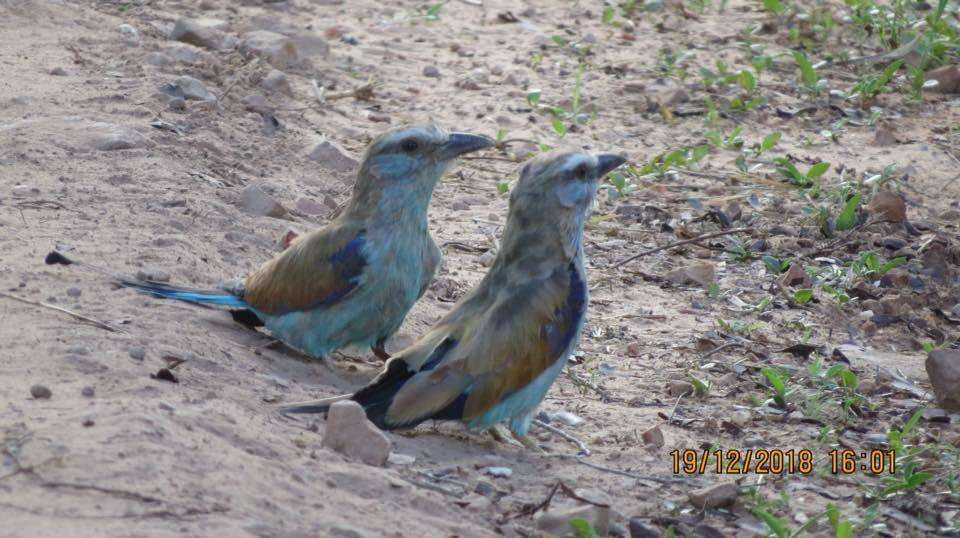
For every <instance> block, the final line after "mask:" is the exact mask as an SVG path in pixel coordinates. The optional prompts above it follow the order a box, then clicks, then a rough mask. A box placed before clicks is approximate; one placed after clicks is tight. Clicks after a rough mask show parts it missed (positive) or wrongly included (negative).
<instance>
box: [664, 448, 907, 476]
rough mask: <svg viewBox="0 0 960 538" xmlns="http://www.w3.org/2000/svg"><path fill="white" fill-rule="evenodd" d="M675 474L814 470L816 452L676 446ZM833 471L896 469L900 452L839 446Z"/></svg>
mask: <svg viewBox="0 0 960 538" xmlns="http://www.w3.org/2000/svg"><path fill="white" fill-rule="evenodd" d="M670 456H671V458H672V460H673V461H672V463H673V472H674V474H706V473H708V472H713V473H715V474H782V473H787V474H801V475H807V474H810V473H812V472H813V470H814V455H813V451H812V450H810V449H805V448H804V449H786V450H784V449H763V448H760V449H743V450H737V449H729V450H722V449H715V450H710V449H703V450H693V449H689V448H687V449H675V450H673V451H672V452H670ZM828 456H829V464H830V472H831V473H833V474H854V473H857V472H861V473H869V474H874V475H879V474H884V473H889V474H894V473H895V471H896V453H895V451H893V450H878V449H873V450H869V451H860V452H857V451H855V450H852V449H848V448H835V449H833V450H831V451H830V452H829V453H828Z"/></svg>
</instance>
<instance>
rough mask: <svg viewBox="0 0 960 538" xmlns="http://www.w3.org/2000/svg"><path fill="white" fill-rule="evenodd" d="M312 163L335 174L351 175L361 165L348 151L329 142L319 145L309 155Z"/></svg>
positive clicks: (325, 141)
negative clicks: (316, 163) (320, 165)
mask: <svg viewBox="0 0 960 538" xmlns="http://www.w3.org/2000/svg"><path fill="white" fill-rule="evenodd" d="M307 158H308V159H310V160H311V161H316V162H318V163H320V164H322V165H323V166H324V168H326V169H328V170H331V171H333V172H341V173H351V172H354V171H356V169H357V166H359V165H360V163H359V162H358V161H357V160H356V159H354V158H353V157H351V156H350V155H349V154H348V153H347V152H346V151H344V150H343V149H342V148H340V147H339V146H337V145H336V144H334V143H333V142H331V141H329V140H324V141H323V142H320V143H319V144H317V145H316V146H315V147H314V148H313V149H312V150H311V151H310V154H309V155H307Z"/></svg>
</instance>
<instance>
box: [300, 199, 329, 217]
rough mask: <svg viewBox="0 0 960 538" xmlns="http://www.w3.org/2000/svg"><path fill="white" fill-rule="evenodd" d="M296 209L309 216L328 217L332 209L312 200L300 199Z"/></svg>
mask: <svg viewBox="0 0 960 538" xmlns="http://www.w3.org/2000/svg"><path fill="white" fill-rule="evenodd" d="M296 208H297V211H300V212H301V213H306V214H307V215H326V214H327V213H329V212H330V208H328V207H327V206H325V205H324V204H321V203H320V202H318V201H316V200H314V199H312V198H298V199H297V203H296Z"/></svg>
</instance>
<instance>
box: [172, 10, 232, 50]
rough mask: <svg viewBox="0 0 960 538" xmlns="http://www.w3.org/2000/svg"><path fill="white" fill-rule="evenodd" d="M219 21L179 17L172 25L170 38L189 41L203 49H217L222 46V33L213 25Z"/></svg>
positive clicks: (184, 41) (216, 24)
mask: <svg viewBox="0 0 960 538" xmlns="http://www.w3.org/2000/svg"><path fill="white" fill-rule="evenodd" d="M219 22H220V21H217V23H215V24H210V23H209V22H207V21H205V20H204V19H199V20H191V19H187V18H181V19H179V20H177V22H176V24H174V25H173V30H172V31H171V32H170V39H172V40H174V41H180V42H183V43H189V44H190V45H195V46H197V47H203V48H205V49H211V50H218V49H220V48H221V47H222V46H223V42H224V35H223V33H221V32H220V31H219V30H217V29H216V28H215V27H216V26H219V24H218V23H219Z"/></svg>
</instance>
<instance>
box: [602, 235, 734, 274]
mask: <svg viewBox="0 0 960 538" xmlns="http://www.w3.org/2000/svg"><path fill="white" fill-rule="evenodd" d="M752 231H753V228H752V227H747V228H734V229H732V230H724V231H722V232H713V233H709V234H703V235H698V236H697V237H694V238H693V239H684V240H683V241H677V242H675V243H669V244H666V245H663V246H662V247H657V248H652V249H650V250H644V251H643V252H640V253H639V254H634V255H633V256H630V257H629V258H627V259H625V260H621V261H619V262H617V263H615V264H613V265H612V266H611V267H610V268H611V269H616V268H618V267H623V266H624V265H626V264H628V263H630V262H632V261H633V260H636V259H637V258H642V257H643V256H649V255H650V254H655V253H657V252H660V251H661V250H667V249H671V248H674V247H679V246H682V245H689V244H690V243H697V242H699V241H703V240H704V239H713V238H714V237H721V236H724V235H730V234H735V233H741V232H752Z"/></svg>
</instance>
